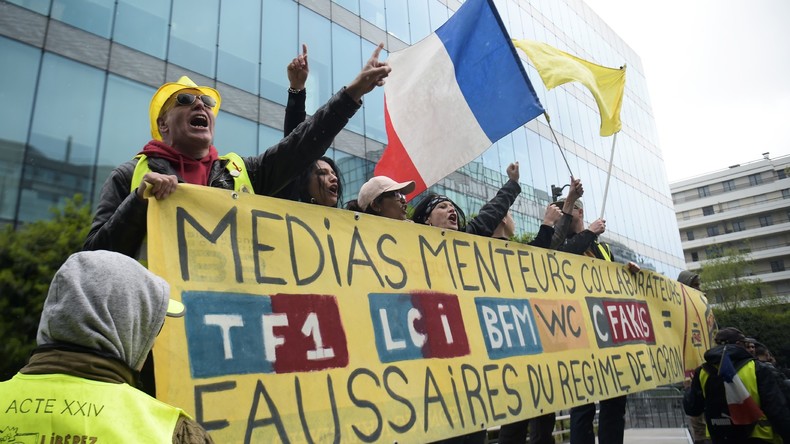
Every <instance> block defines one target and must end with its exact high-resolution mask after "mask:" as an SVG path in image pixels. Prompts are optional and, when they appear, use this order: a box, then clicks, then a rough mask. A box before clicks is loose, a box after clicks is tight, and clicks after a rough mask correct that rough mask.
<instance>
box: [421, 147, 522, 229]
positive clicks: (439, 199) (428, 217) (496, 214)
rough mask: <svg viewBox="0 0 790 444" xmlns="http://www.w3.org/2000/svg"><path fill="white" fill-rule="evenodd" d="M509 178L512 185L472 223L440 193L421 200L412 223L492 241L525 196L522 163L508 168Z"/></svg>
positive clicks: (489, 203) (507, 184)
mask: <svg viewBox="0 0 790 444" xmlns="http://www.w3.org/2000/svg"><path fill="white" fill-rule="evenodd" d="M507 176H508V181H507V182H506V183H505V185H503V186H502V188H500V189H499V192H497V194H496V196H494V198H493V199H491V200H490V201H488V203H486V204H485V205H483V207H482V208H481V209H480V212H479V213H478V215H477V216H476V217H474V218H472V219H471V220H469V222H468V223H467V221H466V215H465V214H464V212H463V211H462V210H461V208H459V207H458V205H456V203H455V202H453V201H452V200H451V199H450V198H449V197H447V196H442V195H439V194H436V193H429V194H428V195H427V196H425V197H424V198H422V200H420V202H419V203H418V204H417V206H415V207H414V214H413V215H412V220H413V221H414V222H415V223H418V224H423V225H431V226H434V227H438V228H445V229H448V230H458V231H465V232H467V233H470V234H477V235H480V236H485V237H490V236H491V235H492V234H493V233H494V230H495V229H496V227H497V226H498V225H499V223H500V222H501V221H502V219H503V218H504V217H505V215H506V214H507V211H508V210H509V209H510V207H511V206H512V205H513V202H515V201H516V197H518V195H519V194H520V193H521V185H519V184H518V179H519V170H518V162H514V163H511V164H510V165H509V166H508V167H507Z"/></svg>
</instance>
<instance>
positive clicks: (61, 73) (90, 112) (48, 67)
mask: <svg viewBox="0 0 790 444" xmlns="http://www.w3.org/2000/svg"><path fill="white" fill-rule="evenodd" d="M104 78H105V74H104V73H103V72H102V71H100V70H98V69H95V68H91V67H89V66H86V65H83V64H81V63H77V62H74V61H71V60H68V59H65V58H63V57H60V56H56V55H54V54H51V53H47V54H45V55H44V62H43V65H42V68H41V81H40V82H39V88H38V94H37V100H36V104H35V107H34V115H33V126H32V128H31V133H30V145H31V147H30V152H29V154H28V155H27V157H26V159H25V169H24V179H23V187H24V188H23V190H22V195H21V199H22V201H23V202H25V205H23V206H21V207H20V212H19V220H21V221H24V222H28V221H33V220H38V219H48V218H49V217H50V214H49V208H50V207H51V206H53V205H55V204H57V203H59V202H60V201H62V200H63V199H64V198H67V197H72V196H73V195H74V194H75V193H82V194H83V195H85V196H88V195H89V193H90V192H91V186H90V177H91V173H92V168H93V162H94V160H95V157H96V142H97V138H98V133H99V122H100V119H99V118H100V111H101V101H102V92H103V90H104ZM58 103H60V104H63V103H79V106H73V107H70V108H69V110H68V112H64V111H63V108H62V107H60V106H53V104H58Z"/></svg>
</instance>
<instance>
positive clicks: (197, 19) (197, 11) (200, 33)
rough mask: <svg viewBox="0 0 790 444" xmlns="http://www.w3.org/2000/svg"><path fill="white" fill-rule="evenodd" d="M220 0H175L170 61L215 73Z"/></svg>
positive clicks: (212, 75) (171, 24)
mask: <svg viewBox="0 0 790 444" xmlns="http://www.w3.org/2000/svg"><path fill="white" fill-rule="evenodd" d="M218 13H219V0H174V1H173V18H172V21H171V22H170V50H169V52H168V58H169V59H170V62H172V63H175V64H176V65H180V66H183V67H184V68H187V69H191V70H193V71H195V72H198V73H200V74H203V75H205V76H208V77H214V61H215V60H216V57H217V19H216V17H217V15H218Z"/></svg>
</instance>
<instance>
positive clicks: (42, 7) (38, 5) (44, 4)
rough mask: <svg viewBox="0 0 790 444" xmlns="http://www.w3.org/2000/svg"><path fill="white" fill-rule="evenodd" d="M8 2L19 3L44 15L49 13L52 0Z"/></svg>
mask: <svg viewBox="0 0 790 444" xmlns="http://www.w3.org/2000/svg"><path fill="white" fill-rule="evenodd" d="M8 3H13V4H15V5H19V6H21V7H23V8H26V9H30V10H31V11H35V12H38V13H39V14H42V15H47V14H49V5H50V3H51V2H50V0H8Z"/></svg>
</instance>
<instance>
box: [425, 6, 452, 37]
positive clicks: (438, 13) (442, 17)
mask: <svg viewBox="0 0 790 444" xmlns="http://www.w3.org/2000/svg"><path fill="white" fill-rule="evenodd" d="M428 7H429V8H430V17H431V31H436V29H437V28H439V27H440V26H442V25H443V24H444V22H446V21H447V17H448V13H447V6H445V5H443V4H442V3H440V2H439V0H428Z"/></svg>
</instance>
